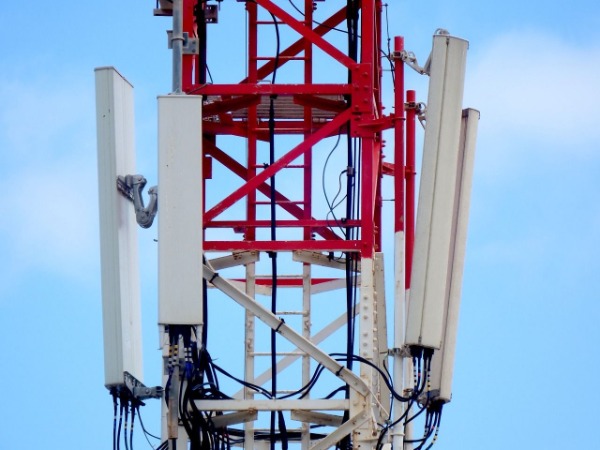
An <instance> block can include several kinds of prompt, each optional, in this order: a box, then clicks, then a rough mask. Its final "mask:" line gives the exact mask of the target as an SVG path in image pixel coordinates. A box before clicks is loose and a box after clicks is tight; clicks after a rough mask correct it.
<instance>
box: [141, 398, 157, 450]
mask: <svg viewBox="0 0 600 450" xmlns="http://www.w3.org/2000/svg"><path fill="white" fill-rule="evenodd" d="M135 409H136V410H137V415H138V419H139V421H140V426H141V427H142V431H143V432H144V434H145V435H146V437H148V436H150V437H151V438H154V439H157V440H159V441H160V438H159V437H158V436H155V435H154V434H152V433H150V432H149V431H148V430H147V429H146V427H145V426H144V422H143V420H142V413H141V411H140V406H139V405H136V406H135ZM148 444H150V441H148ZM150 446H151V447H152V444H150Z"/></svg>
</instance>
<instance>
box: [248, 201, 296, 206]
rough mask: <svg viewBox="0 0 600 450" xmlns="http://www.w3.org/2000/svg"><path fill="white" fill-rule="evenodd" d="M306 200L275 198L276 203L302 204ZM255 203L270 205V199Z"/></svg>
mask: <svg viewBox="0 0 600 450" xmlns="http://www.w3.org/2000/svg"><path fill="white" fill-rule="evenodd" d="M305 203H306V202H304V201H295V200H276V201H275V204H276V205H304V204H305ZM254 204H255V205H270V204H271V202H270V201H267V200H265V201H262V200H261V201H257V202H255V203H254Z"/></svg>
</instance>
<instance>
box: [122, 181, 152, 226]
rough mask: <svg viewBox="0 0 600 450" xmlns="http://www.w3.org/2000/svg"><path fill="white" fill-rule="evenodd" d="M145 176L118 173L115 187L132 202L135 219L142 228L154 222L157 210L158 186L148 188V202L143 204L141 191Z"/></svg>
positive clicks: (144, 184)
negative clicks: (146, 204) (145, 204)
mask: <svg viewBox="0 0 600 450" xmlns="http://www.w3.org/2000/svg"><path fill="white" fill-rule="evenodd" d="M146 183H147V181H146V178H144V177H143V176H142V175H125V176H122V175H119V176H118V177H117V189H118V190H119V192H121V193H122V194H123V195H124V196H125V197H127V198H128V199H129V200H131V201H132V202H133V206H134V208H135V219H136V221H137V223H138V225H139V226H140V227H142V228H150V227H151V226H152V223H153V222H154V217H155V216H156V211H157V210H158V188H157V187H156V186H153V187H151V188H150V189H148V195H149V196H150V203H148V206H147V207H146V206H144V198H143V197H142V191H143V190H144V187H145V186H146Z"/></svg>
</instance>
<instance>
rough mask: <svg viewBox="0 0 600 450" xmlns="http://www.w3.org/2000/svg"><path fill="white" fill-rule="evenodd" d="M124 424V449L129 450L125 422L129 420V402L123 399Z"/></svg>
mask: <svg viewBox="0 0 600 450" xmlns="http://www.w3.org/2000/svg"><path fill="white" fill-rule="evenodd" d="M124 409H125V424H124V427H123V442H124V443H125V450H129V442H128V433H127V423H128V420H129V402H127V401H125V407H124Z"/></svg>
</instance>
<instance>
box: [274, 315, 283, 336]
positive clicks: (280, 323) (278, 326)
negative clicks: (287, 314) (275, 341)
mask: <svg viewBox="0 0 600 450" xmlns="http://www.w3.org/2000/svg"><path fill="white" fill-rule="evenodd" d="M279 320H280V321H281V322H279V325H277V328H275V333H279V329H280V328H281V325H283V324H284V323H285V320H283V319H282V318H281V317H280V318H279Z"/></svg>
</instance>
